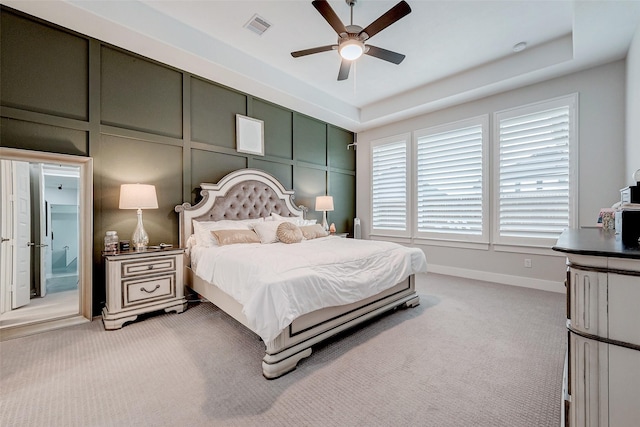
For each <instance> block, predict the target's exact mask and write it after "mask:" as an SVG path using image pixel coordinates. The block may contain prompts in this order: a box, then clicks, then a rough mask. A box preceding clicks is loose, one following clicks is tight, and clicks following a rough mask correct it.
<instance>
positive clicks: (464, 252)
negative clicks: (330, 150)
mask: <svg viewBox="0 0 640 427" xmlns="http://www.w3.org/2000/svg"><path fill="white" fill-rule="evenodd" d="M636 39H637V37H636ZM639 44H640V43H639ZM638 50H639V51H640V48H638ZM638 56H640V52H638ZM638 61H639V64H638V68H640V59H639V60H638ZM639 74H640V72H639ZM638 85H640V79H638ZM571 93H578V94H579V101H578V102H579V104H578V105H579V106H578V122H579V123H578V129H579V135H578V138H579V140H578V142H579V165H578V168H579V175H578V180H579V209H578V210H579V212H578V214H579V219H578V224H579V225H580V226H582V227H589V226H594V225H595V221H596V219H597V215H598V212H599V210H600V208H601V207H606V206H611V205H612V204H613V203H615V202H617V201H618V200H619V199H620V192H619V190H620V188H622V187H624V186H626V185H628V184H627V179H626V177H625V172H624V169H625V61H616V62H613V63H610V64H606V65H602V66H599V67H595V68H592V69H589V70H586V71H581V72H578V73H574V74H571V75H568V76H564V77H560V78H556V79H552V80H548V81H545V82H542V83H538V84H534V85H531V86H527V87H523V88H520V89H517V90H512V91H509V92H505V93H501V94H498V95H494V96H490V97H487V98H483V99H480V100H477V101H473V102H469V103H466V104H462V105H458V106H455V107H451V108H447V109H443V110H439V111H435V112H432V113H429V114H425V115H422V116H418V117H415V118H412V119H408V120H404V121H400V122H396V123H392V124H390V125H387V126H383V127H380V128H376V129H372V130H369V131H366V132H362V133H359V134H358V151H357V180H356V181H357V201H356V211H357V215H358V217H359V218H361V221H362V231H363V236H364V237H368V234H369V227H370V214H371V212H370V193H371V190H370V189H371V176H370V175H371V171H370V164H369V157H370V142H371V141H372V140H376V139H379V138H382V137H386V136H391V135H397V134H401V133H405V132H413V131H416V130H419V129H422V128H426V127H430V126H435V125H439V124H444V123H450V122H454V121H457V120H462V119H466V118H470V117H475V116H478V115H481V114H491V113H493V112H495V111H499V110H503V109H507V108H512V107H518V106H521V105H525V104H529V103H533V102H538V101H543V100H547V99H551V98H556V97H559V96H563V95H567V94H571ZM636 106H637V108H639V109H640V99H637V100H636ZM636 117H639V116H638V115H636ZM490 118H491V120H492V117H491V116H490ZM638 126H639V127H638V128H637V131H638V133H639V134H640V125H638ZM491 137H493V136H492V135H491ZM636 141H640V139H636ZM627 145H628V144H627ZM629 152H630V150H629V148H628V147H627V153H629ZM635 153H637V151H635ZM638 167H640V166H638ZM416 246H418V245H416ZM420 247H421V248H423V250H424V251H425V253H426V255H427V261H428V263H429V265H430V271H435V272H442V273H447V274H457V275H461V276H470V277H477V278H481V279H486V280H493V281H497V282H501V283H512V284H519V285H523V286H531V287H537V288H541V289H549V290H557V291H562V290H563V287H562V285H561V283H562V281H563V280H564V277H565V260H564V257H563V256H562V255H561V254H558V253H555V252H553V251H551V250H548V251H545V254H544V255H540V254H532V253H526V251H523V252H519V253H508V252H499V251H495V250H494V249H493V247H490V248H489V250H477V249H461V248H452V247H441V246H437V247H436V246H427V245H424V246H420ZM524 258H530V259H532V268H525V267H524Z"/></svg>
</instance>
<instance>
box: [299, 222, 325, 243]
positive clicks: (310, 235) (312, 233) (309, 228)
mask: <svg viewBox="0 0 640 427" xmlns="http://www.w3.org/2000/svg"><path fill="white" fill-rule="evenodd" d="M300 231H302V235H303V236H304V238H305V239H307V240H311V239H315V238H318V237H326V236H328V235H329V233H328V232H326V231H325V230H324V228H322V225H320V224H314V225H305V226H302V227H300Z"/></svg>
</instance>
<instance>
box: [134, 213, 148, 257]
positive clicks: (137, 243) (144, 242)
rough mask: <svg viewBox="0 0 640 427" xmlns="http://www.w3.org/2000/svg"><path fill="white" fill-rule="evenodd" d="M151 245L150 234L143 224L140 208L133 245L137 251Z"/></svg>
mask: <svg viewBox="0 0 640 427" xmlns="http://www.w3.org/2000/svg"><path fill="white" fill-rule="evenodd" d="M148 245H149V235H148V234H147V232H146V231H145V229H144V225H143V224H142V209H138V225H136V229H135V230H134V231H133V235H132V236H131V246H132V247H133V249H135V250H137V251H143V250H145V249H146V248H147V246H148Z"/></svg>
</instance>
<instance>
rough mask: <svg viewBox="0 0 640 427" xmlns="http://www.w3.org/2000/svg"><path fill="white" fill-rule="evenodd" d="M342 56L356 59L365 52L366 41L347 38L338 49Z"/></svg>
mask: <svg viewBox="0 0 640 427" xmlns="http://www.w3.org/2000/svg"><path fill="white" fill-rule="evenodd" d="M338 50H339V52H340V56H341V57H343V58H344V59H346V60H348V61H354V60H356V59H358V58H360V57H361V56H362V54H363V53H364V43H362V42H361V41H358V40H347V41H346V42H344V43H342V44H341V45H340V48H339V49H338Z"/></svg>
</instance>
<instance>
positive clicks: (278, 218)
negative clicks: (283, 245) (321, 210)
mask: <svg viewBox="0 0 640 427" xmlns="http://www.w3.org/2000/svg"><path fill="white" fill-rule="evenodd" d="M271 218H273V220H274V221H287V222H290V223H292V224H295V225H297V226H298V227H301V226H303V225H313V224H315V223H317V222H318V220H317V219H302V218H300V217H297V216H281V215H278V214H277V213H273V212H271Z"/></svg>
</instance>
